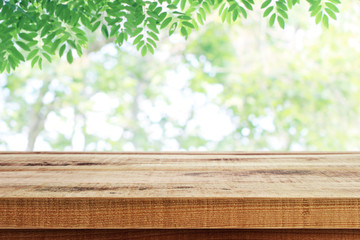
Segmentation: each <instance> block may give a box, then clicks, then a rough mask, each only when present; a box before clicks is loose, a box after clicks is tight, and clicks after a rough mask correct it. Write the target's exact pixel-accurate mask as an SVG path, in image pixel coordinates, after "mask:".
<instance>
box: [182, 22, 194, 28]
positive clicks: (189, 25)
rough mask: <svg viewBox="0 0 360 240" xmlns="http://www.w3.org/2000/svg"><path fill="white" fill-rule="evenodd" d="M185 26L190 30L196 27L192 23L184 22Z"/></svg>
mask: <svg viewBox="0 0 360 240" xmlns="http://www.w3.org/2000/svg"><path fill="white" fill-rule="evenodd" d="M181 23H182V24H183V25H184V26H186V27H189V28H195V27H194V25H193V24H192V23H190V22H185V21H183V22H181Z"/></svg>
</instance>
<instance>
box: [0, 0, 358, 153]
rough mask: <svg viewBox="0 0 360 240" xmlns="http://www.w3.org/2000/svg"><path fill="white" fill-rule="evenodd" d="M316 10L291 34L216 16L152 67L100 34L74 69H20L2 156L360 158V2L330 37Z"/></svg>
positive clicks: (0, 92) (0, 124)
mask: <svg viewBox="0 0 360 240" xmlns="http://www.w3.org/2000/svg"><path fill="white" fill-rule="evenodd" d="M294 8H295V7H294ZM306 11H307V8H306V6H304V5H302V4H300V5H297V6H296V11H295V10H294V12H296V13H297V14H295V15H294V18H293V19H292V20H291V21H290V22H289V23H288V25H287V27H286V28H285V30H279V29H276V28H269V27H267V22H266V20H263V19H262V17H261V16H259V15H258V14H253V15H249V17H248V19H247V20H246V21H242V22H241V23H240V24H236V25H235V24H233V25H226V26H224V25H222V24H221V23H219V22H218V21H217V20H216V17H215V16H212V17H209V19H210V20H209V21H208V22H207V23H206V24H207V26H206V27H205V28H202V29H200V30H199V32H198V33H196V34H195V33H194V34H192V35H191V36H190V37H189V39H188V40H187V41H185V40H183V39H182V38H181V37H180V35H179V34H174V35H173V36H172V37H171V38H170V39H167V38H164V37H163V36H161V35H160V37H161V38H162V39H161V42H162V44H161V46H159V48H158V50H157V52H156V53H155V54H154V55H147V56H145V57H141V56H140V55H139V53H137V51H136V49H134V47H133V46H131V45H129V44H124V45H123V46H122V47H121V48H120V49H119V48H116V46H115V45H114V44H113V43H109V42H108V41H107V40H106V39H105V38H104V37H103V36H101V35H92V38H91V39H90V44H89V50H87V51H86V52H84V54H83V57H82V58H75V59H74V63H73V64H71V65H68V64H67V63H66V62H65V60H58V61H54V62H53V63H52V64H49V63H46V64H45V65H44V68H43V70H42V71H40V70H37V69H31V68H30V66H28V65H24V66H21V67H20V68H19V69H18V70H17V71H16V72H14V73H12V74H9V75H3V76H2V78H0V114H1V115H0V116H1V118H0V148H2V149H8V150H15V149H17V150H22V149H24V148H27V149H28V150H33V149H35V150H97V151H102V150H108V151H121V150H146V151H150V150H181V149H184V150H223V151H224V150H226V151H227V150H359V149H360V141H359V136H360V120H359V119H360V108H359V103H360V93H359V92H360V68H359V67H358V66H359V65H360V29H358V28H357V26H358V25H359V23H360V14H359V13H360V3H358V2H357V1H355V0H352V1H347V2H346V3H345V2H344V3H343V4H342V15H341V18H339V19H338V21H337V22H336V23H334V25H333V26H331V27H330V28H329V29H326V30H324V29H322V28H321V27H318V26H317V25H315V24H313V23H312V22H311V21H309V20H308V19H306V17H304V14H305V13H306Z"/></svg>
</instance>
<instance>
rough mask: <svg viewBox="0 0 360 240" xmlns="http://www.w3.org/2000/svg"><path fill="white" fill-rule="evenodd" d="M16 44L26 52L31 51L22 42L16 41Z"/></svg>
mask: <svg viewBox="0 0 360 240" xmlns="http://www.w3.org/2000/svg"><path fill="white" fill-rule="evenodd" d="M16 44H17V45H18V46H19V47H21V48H22V49H24V50H25V51H30V48H29V47H28V46H27V45H26V44H25V43H24V42H21V41H16Z"/></svg>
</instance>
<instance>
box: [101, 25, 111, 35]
mask: <svg viewBox="0 0 360 240" xmlns="http://www.w3.org/2000/svg"><path fill="white" fill-rule="evenodd" d="M101 32H102V34H103V35H104V37H105V38H109V31H108V29H107V27H106V26H105V25H102V26H101Z"/></svg>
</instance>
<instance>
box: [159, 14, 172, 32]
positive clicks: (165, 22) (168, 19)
mask: <svg viewBox="0 0 360 240" xmlns="http://www.w3.org/2000/svg"><path fill="white" fill-rule="evenodd" d="M171 20H172V17H168V18H166V19H165V20H164V21H163V22H162V23H161V25H160V29H163V28H165V27H166V26H167V25H169V23H170V22H171Z"/></svg>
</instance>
